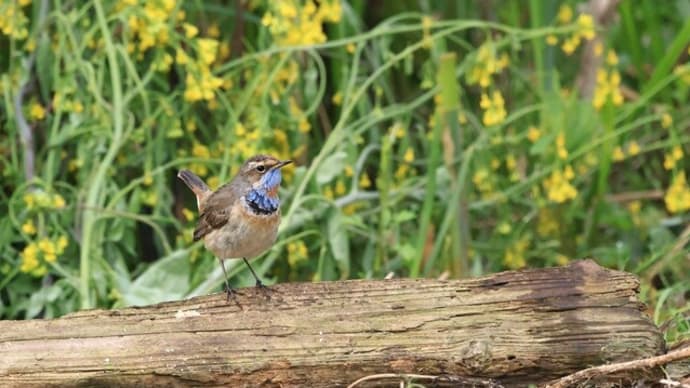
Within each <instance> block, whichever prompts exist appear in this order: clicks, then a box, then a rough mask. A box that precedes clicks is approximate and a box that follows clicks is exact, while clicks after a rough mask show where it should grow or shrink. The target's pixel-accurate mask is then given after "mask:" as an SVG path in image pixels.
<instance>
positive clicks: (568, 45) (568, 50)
mask: <svg viewBox="0 0 690 388" xmlns="http://www.w3.org/2000/svg"><path fill="white" fill-rule="evenodd" d="M579 44H580V40H579V39H575V38H568V39H566V40H564V41H563V44H562V45H561V50H563V52H564V53H565V54H566V55H571V54H572V53H574V52H575V49H577V46H578V45H579Z"/></svg>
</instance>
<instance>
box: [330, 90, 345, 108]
mask: <svg viewBox="0 0 690 388" xmlns="http://www.w3.org/2000/svg"><path fill="white" fill-rule="evenodd" d="M331 101H332V102H333V105H335V106H340V105H341V104H342V103H343V94H342V93H341V92H340V91H338V92H337V93H336V94H334V95H333V97H332V98H331Z"/></svg>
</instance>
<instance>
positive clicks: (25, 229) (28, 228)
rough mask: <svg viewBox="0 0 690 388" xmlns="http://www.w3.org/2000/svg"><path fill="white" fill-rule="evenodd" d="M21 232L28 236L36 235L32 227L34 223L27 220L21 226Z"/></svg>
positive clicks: (34, 227) (34, 228) (34, 226)
mask: <svg viewBox="0 0 690 388" xmlns="http://www.w3.org/2000/svg"><path fill="white" fill-rule="evenodd" d="M22 232H24V234H28V235H32V234H36V225H34V221H33V220H31V219H29V220H27V221H26V222H25V223H24V225H22Z"/></svg>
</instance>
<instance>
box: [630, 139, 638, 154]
mask: <svg viewBox="0 0 690 388" xmlns="http://www.w3.org/2000/svg"><path fill="white" fill-rule="evenodd" d="M628 153H629V154H630V156H635V155H637V154H639V153H640V145H639V144H637V142H636V141H634V140H633V141H631V142H630V144H628Z"/></svg>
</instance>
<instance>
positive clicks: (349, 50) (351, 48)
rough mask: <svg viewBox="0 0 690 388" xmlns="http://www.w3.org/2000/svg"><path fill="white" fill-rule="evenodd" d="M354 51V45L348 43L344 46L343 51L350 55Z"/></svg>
mask: <svg viewBox="0 0 690 388" xmlns="http://www.w3.org/2000/svg"><path fill="white" fill-rule="evenodd" d="M356 49H357V47H356V46H355V44H354V43H348V44H347V45H345V50H346V51H347V52H348V53H350V54H352V53H354V52H355V50H356Z"/></svg>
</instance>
